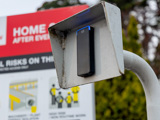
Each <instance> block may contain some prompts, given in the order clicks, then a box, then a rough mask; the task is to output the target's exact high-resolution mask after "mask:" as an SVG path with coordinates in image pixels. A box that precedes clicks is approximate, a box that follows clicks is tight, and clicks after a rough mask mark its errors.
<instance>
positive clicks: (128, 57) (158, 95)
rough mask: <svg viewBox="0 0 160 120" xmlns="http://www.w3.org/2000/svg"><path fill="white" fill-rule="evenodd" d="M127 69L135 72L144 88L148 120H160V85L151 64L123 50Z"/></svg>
mask: <svg viewBox="0 0 160 120" xmlns="http://www.w3.org/2000/svg"><path fill="white" fill-rule="evenodd" d="M123 55H124V66H125V69H128V70H131V71H133V72H134V73H135V74H136V75H137V76H138V77H139V79H140V81H141V84H142V86H143V88H144V92H145V96H146V102H147V103H146V104H147V106H146V107H147V118H148V120H160V84H159V82H158V79H157V77H156V75H155V73H154V71H153V70H152V68H151V67H150V66H149V64H148V63H147V62H146V61H145V60H144V59H142V58H141V57H139V56H138V55H136V54H134V53H131V52H128V51H125V50H123Z"/></svg>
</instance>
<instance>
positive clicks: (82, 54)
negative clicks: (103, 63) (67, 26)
mask: <svg viewBox="0 0 160 120" xmlns="http://www.w3.org/2000/svg"><path fill="white" fill-rule="evenodd" d="M94 73H95V58H94V28H93V27H91V26H86V27H84V28H81V29H79V30H77V75H78V76H81V77H88V76H91V75H93V74H94Z"/></svg>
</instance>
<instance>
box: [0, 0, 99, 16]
mask: <svg viewBox="0 0 160 120" xmlns="http://www.w3.org/2000/svg"><path fill="white" fill-rule="evenodd" d="M45 1H51V0H0V17H1V16H9V15H17V14H23V13H31V12H35V11H36V10H37V8H38V7H40V6H41V5H42V4H43V3H44V2H45ZM81 1H83V2H84V1H86V2H88V3H89V4H94V3H96V2H97V1H98V0H81Z"/></svg>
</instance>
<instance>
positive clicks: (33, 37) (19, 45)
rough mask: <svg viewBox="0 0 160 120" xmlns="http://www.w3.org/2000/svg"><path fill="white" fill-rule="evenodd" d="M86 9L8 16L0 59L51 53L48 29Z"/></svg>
mask: <svg viewBox="0 0 160 120" xmlns="http://www.w3.org/2000/svg"><path fill="white" fill-rule="evenodd" d="M86 8H88V6H87V5H80V6H72V7H65V8H58V9H53V10H46V11H39V12H35V13H30V14H23V15H15V16H8V17H7V19H6V44H5V45H2V46H0V57H9V56H19V55H28V54H37V53H45V52H51V46H50V40H49V36H48V27H49V26H50V25H51V24H52V25H53V24H55V23H57V22H60V21H62V20H64V19H66V18H68V17H70V16H72V15H74V14H76V13H78V12H80V11H82V10H84V9H86Z"/></svg>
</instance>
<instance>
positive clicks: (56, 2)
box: [37, 0, 82, 10]
mask: <svg viewBox="0 0 160 120" xmlns="http://www.w3.org/2000/svg"><path fill="white" fill-rule="evenodd" d="M77 4H82V3H81V2H80V1H79V0H53V1H51V2H45V3H43V5H42V6H41V7H39V8H38V9H37V10H44V9H52V8H59V7H66V6H72V5H77Z"/></svg>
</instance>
